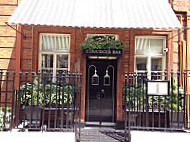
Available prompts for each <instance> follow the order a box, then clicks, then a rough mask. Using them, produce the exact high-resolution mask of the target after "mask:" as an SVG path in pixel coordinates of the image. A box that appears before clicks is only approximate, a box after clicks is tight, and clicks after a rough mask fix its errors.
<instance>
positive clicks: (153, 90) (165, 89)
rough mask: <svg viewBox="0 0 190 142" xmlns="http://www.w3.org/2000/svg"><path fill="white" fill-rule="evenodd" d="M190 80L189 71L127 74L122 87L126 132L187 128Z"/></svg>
mask: <svg viewBox="0 0 190 142" xmlns="http://www.w3.org/2000/svg"><path fill="white" fill-rule="evenodd" d="M189 77H190V76H188V74H187V72H186V71H184V72H183V73H180V72H179V71H177V72H176V73H174V72H173V71H171V72H170V73H169V72H167V71H165V72H151V73H148V72H137V73H135V72H129V73H126V74H125V84H124V88H123V101H124V102H123V104H124V105H123V106H124V107H123V111H124V120H125V131H126V132H127V131H129V132H130V130H131V129H138V130H165V131H166V130H171V131H175V130H184V129H186V128H188V122H187V120H188V116H189V109H187V108H188V107H189V103H188V101H189V100H188V99H187V98H189V97H188V95H187V93H186V92H187V87H190V86H187V85H189V84H187V81H188V79H190V78H189Z"/></svg>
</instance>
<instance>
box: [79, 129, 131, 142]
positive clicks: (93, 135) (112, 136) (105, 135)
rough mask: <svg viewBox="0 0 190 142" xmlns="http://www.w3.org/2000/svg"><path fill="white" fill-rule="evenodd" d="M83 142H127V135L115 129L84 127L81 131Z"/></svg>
mask: <svg viewBox="0 0 190 142" xmlns="http://www.w3.org/2000/svg"><path fill="white" fill-rule="evenodd" d="M126 136H127V141H128V135H126ZM81 142H125V134H124V131H121V130H115V129H113V128H107V127H84V128H83V129H81Z"/></svg>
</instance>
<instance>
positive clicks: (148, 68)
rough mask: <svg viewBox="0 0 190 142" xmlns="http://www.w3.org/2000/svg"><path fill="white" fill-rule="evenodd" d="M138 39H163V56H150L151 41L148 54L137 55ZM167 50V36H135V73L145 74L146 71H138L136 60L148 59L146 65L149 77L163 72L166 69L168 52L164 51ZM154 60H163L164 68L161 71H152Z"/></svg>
mask: <svg viewBox="0 0 190 142" xmlns="http://www.w3.org/2000/svg"><path fill="white" fill-rule="evenodd" d="M137 38H143V39H150V40H151V39H162V40H163V49H162V50H163V54H152V55H151V54H150V48H151V47H150V41H149V43H148V53H146V54H136V39H137ZM165 48H166V37H165V36H135V49H134V53H135V54H134V71H135V72H145V71H146V70H137V64H136V59H137V58H147V64H146V69H147V71H148V75H149V76H151V72H152V73H153V72H155V73H158V72H163V71H164V69H165V68H166V52H165V51H164V49H165ZM153 58H161V59H162V67H161V71H152V69H151V59H153Z"/></svg>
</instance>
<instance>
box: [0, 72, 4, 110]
mask: <svg viewBox="0 0 190 142" xmlns="http://www.w3.org/2000/svg"><path fill="white" fill-rule="evenodd" d="M2 79H3V71H2V69H1V70H0V108H1V83H2Z"/></svg>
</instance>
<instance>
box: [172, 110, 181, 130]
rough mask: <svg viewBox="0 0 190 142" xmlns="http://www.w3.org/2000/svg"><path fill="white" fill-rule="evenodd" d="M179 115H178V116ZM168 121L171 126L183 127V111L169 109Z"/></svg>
mask: <svg viewBox="0 0 190 142" xmlns="http://www.w3.org/2000/svg"><path fill="white" fill-rule="evenodd" d="M178 115H179V116H178ZM178 119H179V120H178ZM169 122H170V127H171V128H178V126H179V128H183V127H184V112H183V111H179V113H178V112H177V111H173V112H171V110H170V111H169Z"/></svg>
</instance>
